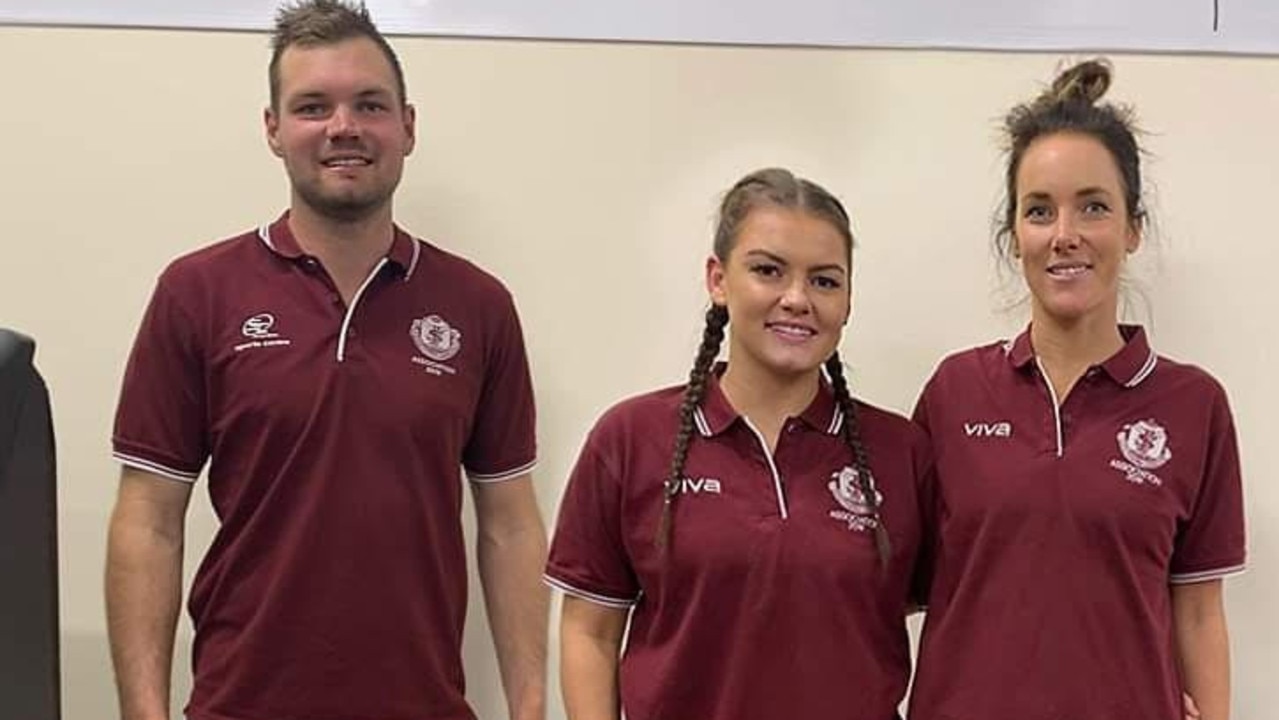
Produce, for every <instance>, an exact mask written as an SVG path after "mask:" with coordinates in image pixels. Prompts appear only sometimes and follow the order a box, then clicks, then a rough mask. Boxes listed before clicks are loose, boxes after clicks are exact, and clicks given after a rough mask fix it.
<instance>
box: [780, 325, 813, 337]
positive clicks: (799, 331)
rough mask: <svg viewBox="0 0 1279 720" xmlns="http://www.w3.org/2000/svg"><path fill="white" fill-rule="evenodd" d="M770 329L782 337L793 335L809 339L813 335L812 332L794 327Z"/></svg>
mask: <svg viewBox="0 0 1279 720" xmlns="http://www.w3.org/2000/svg"><path fill="white" fill-rule="evenodd" d="M772 328H773V329H774V330H776V331H777V332H780V333H782V334H784V335H794V336H796V337H809V336H811V335H813V331H812V330H810V329H808V328H803V327H795V326H794V325H773V326H772Z"/></svg>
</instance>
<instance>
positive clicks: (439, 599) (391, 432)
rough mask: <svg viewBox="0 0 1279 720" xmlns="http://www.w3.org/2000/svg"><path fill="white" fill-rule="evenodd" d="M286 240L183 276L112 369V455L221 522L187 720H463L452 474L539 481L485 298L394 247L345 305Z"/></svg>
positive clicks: (474, 279)
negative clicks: (205, 503) (205, 497)
mask: <svg viewBox="0 0 1279 720" xmlns="http://www.w3.org/2000/svg"><path fill="white" fill-rule="evenodd" d="M286 219H287V218H281V219H280V220H279V221H277V222H275V223H274V224H273V225H271V226H269V227H264V228H262V229H261V230H259V231H256V232H251V233H246V234H244V235H241V236H239V237H236V238H232V239H230V240H226V241H224V242H221V243H218V244H216V245H213V246H211V247H208V248H205V249H203V250H200V251H198V252H195V253H193V254H191V255H188V256H186V257H183V258H181V259H179V260H177V261H176V262H174V263H173V264H172V265H170V266H169V268H168V269H166V270H165V272H164V273H163V275H162V276H161V277H160V279H159V283H158V285H157V287H156V289H155V294H154V296H153V297H152V299H151V303H150V306H149V307H148V309H147V312H146V316H145V317H144V319H143V321H142V326H141V329H140V330H139V332H138V337H137V340H136V343H135V345H134V348H133V352H132V354H131V355H130V358H129V364H128V368H127V370H126V372H125V376H124V387H123V390H122V393H121V399H120V406H119V409H118V414H117V417H116V427H115V435H114V451H115V455H116V457H117V458H119V459H120V460H121V461H122V462H124V463H125V464H126V465H130V466H133V467H137V468H141V469H144V470H149V471H151V472H155V473H159V474H161V475H165V476H168V477H171V478H174V479H175V480H180V481H185V482H191V481H193V480H194V479H195V478H196V476H197V475H198V474H199V473H200V470H201V468H202V467H203V465H204V464H205V461H206V459H207V460H209V469H208V483H209V484H208V488H209V496H210V498H211V499H212V502H213V508H214V510H215V512H216V514H217V517H218V519H219V520H220V523H221V524H220V526H219V528H218V531H217V534H216V535H215V537H214V538H213V543H212V545H211V546H210V548H209V551H208V554H207V555H206V556H205V558H204V561H203V563H201V565H200V568H199V571H198V572H197V574H196V577H195V581H194V584H193V586H192V588H191V595H190V600H189V610H190V613H191V618H192V620H193V622H194V625H195V646H194V651H193V655H194V657H193V662H194V666H195V684H194V689H193V691H192V695H191V700H190V704H189V705H188V707H187V714H188V717H190V718H192V719H193V720H275V719H276V718H290V719H295V720H320V719H321V718H322V719H324V720H331V719H335V718H378V720H426V719H428V718H429V719H431V720H445V719H447V720H455V719H457V720H461V719H463V718H465V719H468V720H469V719H470V718H473V717H474V715H473V713H472V712H471V710H470V709H469V708H468V707H467V704H466V701H465V700H464V698H463V690H464V687H463V677H462V664H461V659H460V656H461V650H460V649H461V641H462V624H463V618H464V616H465V613H466V577H467V574H466V553H465V549H464V542H463V537H462V528H461V522H460V508H461V504H462V485H463V483H462V482H461V473H462V469H463V467H464V468H465V471H466V472H467V473H468V474H469V476H470V478H471V480H473V481H476V482H488V481H497V480H501V479H504V478H509V477H513V476H516V475H520V474H522V473H525V472H527V471H528V470H529V469H530V468H531V467H532V466H533V464H534V460H535V447H534V434H533V424H534V413H533V393H532V389H531V383H530V380H529V372H528V367H527V361H526V358H525V352H524V343H523V340H522V336H521V332H520V326H519V322H518V320H517V317H516V313H515V309H514V306H513V303H512V301H511V297H510V296H509V294H508V293H507V291H506V290H505V289H504V288H503V287H502V285H501V284H500V283H499V282H498V281H497V280H495V279H494V278H492V277H491V276H489V275H487V274H485V273H484V272H482V271H481V270H479V269H478V268H476V267H475V266H473V265H471V264H470V263H468V262H467V261H465V260H462V259H460V258H458V257H455V256H453V255H450V254H448V253H446V252H444V251H442V250H440V249H438V248H436V247H434V246H432V245H430V244H428V243H425V242H422V241H420V240H416V239H414V238H412V237H410V236H408V235H407V234H405V233H404V232H402V231H400V230H399V229H397V230H396V231H395V239H394V242H393V244H392V247H391V250H390V252H389V254H388V255H387V256H386V258H385V259H384V260H383V261H382V262H381V264H379V265H378V266H377V268H376V269H375V270H374V271H373V272H372V273H371V275H370V276H369V278H368V279H367V281H366V282H365V283H364V284H363V286H362V287H361V288H360V290H359V292H358V294H357V295H356V296H355V297H354V298H353V301H352V303H351V306H350V307H347V306H346V304H344V303H343V301H342V299H341V297H340V296H339V294H338V292H337V290H336V289H335V286H334V285H333V283H332V281H331V280H330V279H329V277H328V274H327V273H326V272H325V270H324V268H323V267H322V266H321V265H320V263H319V262H318V261H317V260H316V259H315V258H313V257H310V256H307V255H306V254H305V253H303V252H302V250H301V248H300V247H299V246H298V243H297V241H296V240H295V239H294V237H293V236H292V234H291V233H290V231H289V227H288V223H287V222H286Z"/></svg>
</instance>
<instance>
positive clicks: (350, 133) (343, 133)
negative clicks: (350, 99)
mask: <svg viewBox="0 0 1279 720" xmlns="http://www.w3.org/2000/svg"><path fill="white" fill-rule="evenodd" d="M327 131H328V136H329V139H330V140H337V139H341V138H356V137H359V136H360V124H359V122H358V121H357V120H356V117H355V112H354V110H352V108H351V107H350V106H348V105H345V104H342V105H338V106H337V107H335V108H334V109H333V114H332V115H330V116H329V124H328V127H327Z"/></svg>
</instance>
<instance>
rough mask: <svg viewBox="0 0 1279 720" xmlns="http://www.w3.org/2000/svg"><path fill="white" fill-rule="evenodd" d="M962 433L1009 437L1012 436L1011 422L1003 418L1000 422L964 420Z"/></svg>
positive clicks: (981, 436)
mask: <svg viewBox="0 0 1279 720" xmlns="http://www.w3.org/2000/svg"><path fill="white" fill-rule="evenodd" d="M964 434H965V435H967V436H968V437H976V438H988V437H997V438H1010V437H1012V436H1013V424H1012V423H1010V422H1008V421H1006V420H1004V421H1000V422H966V423H964Z"/></svg>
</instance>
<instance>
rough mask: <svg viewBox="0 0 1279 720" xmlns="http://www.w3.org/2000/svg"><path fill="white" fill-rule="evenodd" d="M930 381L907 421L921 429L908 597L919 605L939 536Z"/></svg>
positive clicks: (934, 561) (929, 583)
mask: <svg viewBox="0 0 1279 720" xmlns="http://www.w3.org/2000/svg"><path fill="white" fill-rule="evenodd" d="M931 386H932V383H931V382H929V383H928V385H926V386H925V387H924V390H923V392H921V393H920V395H919V399H918V400H917V401H916V403H915V410H914V412H913V413H912V415H911V421H912V422H913V423H915V425H916V426H917V427H918V428H919V429H920V430H921V433H920V435H921V436H922V440H921V442H919V443H917V445H916V449H915V458H914V463H915V473H916V475H915V479H916V494H917V497H918V498H919V528H920V533H919V554H918V556H917V557H916V559H915V569H914V571H913V572H912V574H911V584H910V600H911V603H912V604H914V605H917V606H919V607H926V606H927V605H928V595H929V592H931V590H932V581H933V574H934V572H935V570H936V567H937V553H938V547H937V543H938V542H939V538H940V536H941V532H940V523H941V510H940V502H941V497H940V493H939V492H938V488H937V465H936V461H935V458H934V453H933V444H932V438H931V436H930V435H929V420H928V394H929V388H930V387H931Z"/></svg>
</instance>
